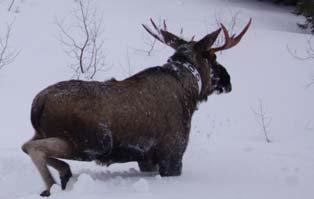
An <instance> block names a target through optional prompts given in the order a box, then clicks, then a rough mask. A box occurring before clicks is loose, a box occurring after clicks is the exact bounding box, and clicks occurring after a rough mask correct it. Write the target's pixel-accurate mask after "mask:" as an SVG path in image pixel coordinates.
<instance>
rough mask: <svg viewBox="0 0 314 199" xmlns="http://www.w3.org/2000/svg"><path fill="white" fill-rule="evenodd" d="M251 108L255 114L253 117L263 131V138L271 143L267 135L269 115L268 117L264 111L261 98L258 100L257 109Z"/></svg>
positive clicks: (269, 122)
mask: <svg viewBox="0 0 314 199" xmlns="http://www.w3.org/2000/svg"><path fill="white" fill-rule="evenodd" d="M251 109H252V112H253V113H254V115H255V118H256V121H257V123H258V125H259V126H260V128H261V130H262V131H263V133H264V136H265V139H266V142H267V143H271V140H270V138H269V136H268V134H269V133H268V128H269V126H270V124H271V121H272V119H271V117H268V116H267V115H266V113H265V111H264V105H263V102H262V100H259V106H258V109H257V110H254V109H253V108H251Z"/></svg>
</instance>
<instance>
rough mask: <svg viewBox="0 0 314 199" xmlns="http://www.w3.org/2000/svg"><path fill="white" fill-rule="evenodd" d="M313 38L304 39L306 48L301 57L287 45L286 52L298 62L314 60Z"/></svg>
mask: <svg viewBox="0 0 314 199" xmlns="http://www.w3.org/2000/svg"><path fill="white" fill-rule="evenodd" d="M312 40H313V36H308V37H306V47H305V49H304V50H302V51H303V53H302V54H303V55H301V54H300V53H299V52H298V51H297V50H296V49H291V48H290V47H289V45H287V50H288V52H289V53H290V55H292V56H293V57H294V58H296V59H299V60H309V59H314V42H313V41H312Z"/></svg>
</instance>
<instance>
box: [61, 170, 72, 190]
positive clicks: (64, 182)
mask: <svg viewBox="0 0 314 199" xmlns="http://www.w3.org/2000/svg"><path fill="white" fill-rule="evenodd" d="M71 177H72V173H71V172H69V173H67V174H66V175H64V176H60V180H61V189H62V190H65V188H66V186H67V184H68V182H69V180H70V178H71Z"/></svg>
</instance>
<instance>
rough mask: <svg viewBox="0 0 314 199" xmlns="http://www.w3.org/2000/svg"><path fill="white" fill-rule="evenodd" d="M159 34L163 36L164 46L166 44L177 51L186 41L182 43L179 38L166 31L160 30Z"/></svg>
mask: <svg viewBox="0 0 314 199" xmlns="http://www.w3.org/2000/svg"><path fill="white" fill-rule="evenodd" d="M161 34H162V36H163V39H164V42H165V44H167V45H168V46H170V47H172V48H174V49H177V48H178V47H179V46H180V45H182V44H185V43H187V42H186V41H184V40H183V39H181V38H180V37H178V36H176V35H174V34H172V33H170V32H168V31H164V30H161Z"/></svg>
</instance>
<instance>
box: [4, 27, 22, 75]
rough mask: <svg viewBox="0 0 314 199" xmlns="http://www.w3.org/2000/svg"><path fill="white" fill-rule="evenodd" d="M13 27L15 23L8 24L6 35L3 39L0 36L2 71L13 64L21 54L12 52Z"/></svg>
mask: <svg viewBox="0 0 314 199" xmlns="http://www.w3.org/2000/svg"><path fill="white" fill-rule="evenodd" d="M12 26H13V22H12V23H10V24H7V28H6V32H5V35H4V36H3V37H1V36H0V69H2V68H3V67H4V66H6V65H8V64H11V63H12V62H13V61H14V60H15V58H16V57H17V56H18V55H19V53H20V52H19V51H16V50H11V49H10V47H9V41H10V37H11V32H12Z"/></svg>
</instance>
